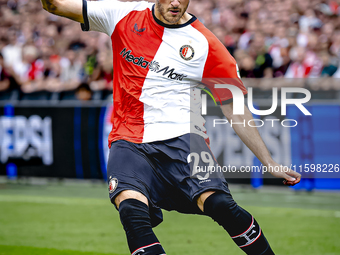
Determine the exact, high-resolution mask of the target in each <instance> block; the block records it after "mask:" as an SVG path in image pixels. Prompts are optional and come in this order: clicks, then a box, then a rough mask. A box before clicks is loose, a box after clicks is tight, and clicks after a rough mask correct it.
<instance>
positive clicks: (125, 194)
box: [114, 190, 149, 209]
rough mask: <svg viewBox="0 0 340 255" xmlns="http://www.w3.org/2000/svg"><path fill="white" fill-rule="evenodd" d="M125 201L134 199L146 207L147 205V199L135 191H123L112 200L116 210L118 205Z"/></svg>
mask: <svg viewBox="0 0 340 255" xmlns="http://www.w3.org/2000/svg"><path fill="white" fill-rule="evenodd" d="M126 199H136V200H139V201H141V202H143V203H144V204H146V205H149V203H148V199H147V198H146V196H144V195H143V194H142V193H140V192H138V191H135V190H123V191H122V192H120V193H119V194H118V195H117V196H116V198H115V199H114V203H115V205H116V206H117V208H118V209H119V205H120V203H121V202H123V201H124V200H126Z"/></svg>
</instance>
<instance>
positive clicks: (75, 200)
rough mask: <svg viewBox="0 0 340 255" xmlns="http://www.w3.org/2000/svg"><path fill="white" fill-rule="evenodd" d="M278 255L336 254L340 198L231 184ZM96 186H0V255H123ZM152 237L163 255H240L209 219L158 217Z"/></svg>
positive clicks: (114, 219)
mask: <svg viewBox="0 0 340 255" xmlns="http://www.w3.org/2000/svg"><path fill="white" fill-rule="evenodd" d="M231 190H232V193H233V194H234V198H235V200H236V201H237V202H238V203H239V204H240V205H241V206H243V207H244V208H245V209H247V210H248V211H250V212H251V213H252V214H253V215H254V216H255V217H256V219H257V221H258V222H259V223H260V225H261V227H262V229H263V230H264V232H265V234H266V236H267V238H268V240H269V241H270V243H271V245H272V248H273V250H274V251H275V252H276V254H278V255H289V254H294V255H302V254H305V255H339V254H340V242H339V237H340V194H339V193H313V194H305V193H301V194H295V193H293V192H292V191H290V190H289V188H287V189H280V191H278V190H277V189H273V190H268V189H266V190H261V191H257V192H255V191H253V190H250V189H242V188H239V187H234V188H233V187H231ZM107 197H108V195H107V188H106V186H105V185H102V184H89V183H78V184H77V183H70V184H67V183H62V184H58V183H52V184H51V183H50V184H43V185H42V184H40V185H27V184H5V183H2V184H0V254H1V255H2V254H13V255H59V254H66V255H102V254H112V255H128V254H129V252H128V248H127V245H126V241H125V234H124V232H123V229H122V227H121V224H120V221H119V218H118V213H117V211H116V210H115V209H114V207H113V206H112V205H111V204H110V203H109V200H108V199H107ZM163 213H164V222H163V223H162V224H161V225H160V226H158V227H157V228H155V232H156V234H157V236H158V237H159V239H160V241H161V242H162V245H163V246H164V248H165V250H166V252H167V254H169V255H171V254H172V255H201V254H202V255H206V254H208V255H218V254H230V255H241V254H243V252H241V251H240V250H239V249H238V248H237V247H236V246H235V244H234V243H233V242H232V241H231V239H230V238H229V236H228V235H227V233H226V232H225V231H224V230H223V229H222V228H221V227H220V226H218V225H217V224H216V223H215V222H213V221H212V220H211V219H209V218H207V217H204V216H197V215H181V214H178V213H176V212H163Z"/></svg>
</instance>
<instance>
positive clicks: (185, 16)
mask: <svg viewBox="0 0 340 255" xmlns="http://www.w3.org/2000/svg"><path fill="white" fill-rule="evenodd" d="M154 15H155V18H157V19H158V20H159V21H161V22H162V23H164V24H166V25H183V24H185V23H187V22H188V21H189V20H191V18H192V17H193V16H192V15H191V14H189V13H187V12H185V13H184V14H183V16H182V17H181V18H180V19H179V20H178V21H177V22H176V23H170V22H168V21H167V20H165V19H164V18H163V16H162V15H161V14H160V13H159V12H158V11H157V9H156V8H155V9H154Z"/></svg>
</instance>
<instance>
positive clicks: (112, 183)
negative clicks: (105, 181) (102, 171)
mask: <svg viewBox="0 0 340 255" xmlns="http://www.w3.org/2000/svg"><path fill="white" fill-rule="evenodd" d="M117 186H118V180H117V178H112V179H111V180H110V182H109V192H110V194H111V193H113V192H114V191H115V190H116V188H117Z"/></svg>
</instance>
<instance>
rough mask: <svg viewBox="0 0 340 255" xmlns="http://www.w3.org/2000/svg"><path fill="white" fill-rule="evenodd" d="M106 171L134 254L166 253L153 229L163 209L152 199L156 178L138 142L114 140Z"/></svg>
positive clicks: (111, 196) (114, 202)
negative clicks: (151, 193) (158, 207)
mask: <svg viewBox="0 0 340 255" xmlns="http://www.w3.org/2000/svg"><path fill="white" fill-rule="evenodd" d="M107 173H108V177H109V180H108V183H109V193H110V199H111V202H112V203H113V204H114V205H115V206H116V208H117V209H118V211H119V216H120V220H121V223H122V225H123V227H124V230H125V233H126V237H127V242H128V245H129V249H130V252H131V254H133V255H139V254H143V255H161V254H165V252H164V250H163V248H162V246H161V244H160V243H159V241H158V239H157V237H156V236H155V234H154V232H153V230H152V227H153V226H156V225H157V224H159V223H160V222H161V221H162V216H161V211H160V209H158V210H157V208H156V209H155V207H154V205H153V203H152V202H151V200H150V191H151V190H153V188H152V184H153V183H154V178H155V177H154V175H153V174H152V166H150V164H149V162H148V161H147V160H146V159H145V157H144V155H143V153H142V152H141V151H139V147H138V145H135V144H131V143H130V142H127V141H117V142H114V143H113V144H112V146H111V149H110V155H109V160H108V164H107Z"/></svg>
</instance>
